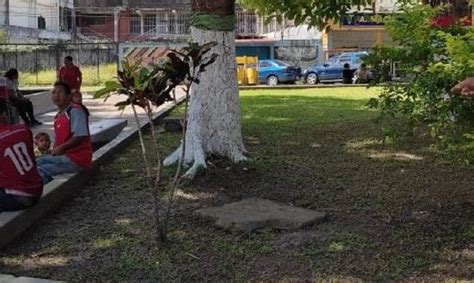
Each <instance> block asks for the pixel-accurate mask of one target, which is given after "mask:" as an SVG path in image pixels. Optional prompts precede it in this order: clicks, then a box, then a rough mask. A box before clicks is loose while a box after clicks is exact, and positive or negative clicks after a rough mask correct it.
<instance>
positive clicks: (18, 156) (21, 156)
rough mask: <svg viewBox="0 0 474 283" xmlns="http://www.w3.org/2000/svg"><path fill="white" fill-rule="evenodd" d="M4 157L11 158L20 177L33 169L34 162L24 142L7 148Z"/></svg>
mask: <svg viewBox="0 0 474 283" xmlns="http://www.w3.org/2000/svg"><path fill="white" fill-rule="evenodd" d="M12 148H13V150H12ZM4 156H5V157H10V159H11V160H12V162H13V164H14V165H15V167H16V170H17V171H18V173H20V175H25V173H26V172H28V171H30V170H31V168H33V161H31V158H30V155H29V154H28V149H27V148H26V144H25V143H24V142H20V143H17V144H15V145H14V146H12V147H9V148H7V149H6V150H5V155H4Z"/></svg>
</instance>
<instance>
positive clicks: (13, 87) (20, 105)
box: [5, 69, 43, 127]
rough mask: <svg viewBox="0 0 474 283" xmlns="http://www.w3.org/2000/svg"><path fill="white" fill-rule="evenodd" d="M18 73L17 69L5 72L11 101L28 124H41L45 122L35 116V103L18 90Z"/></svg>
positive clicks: (31, 125)
mask: <svg viewBox="0 0 474 283" xmlns="http://www.w3.org/2000/svg"><path fill="white" fill-rule="evenodd" d="M18 75H19V74H18V70H17V69H10V70H8V71H7V72H6V73H5V78H6V79H7V89H8V92H9V95H8V97H9V100H10V103H11V104H12V105H13V106H14V107H15V108H16V109H17V110H18V113H19V114H20V116H21V118H22V119H23V121H24V122H25V124H26V125H28V126H29V127H33V126H38V125H41V124H43V123H41V122H40V121H38V120H36V118H35V115H34V110H33V103H32V102H31V100H29V99H28V98H26V97H24V96H23V95H22V94H21V92H20V91H19V90H18Z"/></svg>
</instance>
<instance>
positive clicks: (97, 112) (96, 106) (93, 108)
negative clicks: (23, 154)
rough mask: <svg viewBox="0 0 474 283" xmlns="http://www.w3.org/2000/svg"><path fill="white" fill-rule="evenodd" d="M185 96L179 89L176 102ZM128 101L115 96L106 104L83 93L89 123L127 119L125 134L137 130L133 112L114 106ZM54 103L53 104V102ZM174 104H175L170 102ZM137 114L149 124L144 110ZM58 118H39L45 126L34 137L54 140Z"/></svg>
mask: <svg viewBox="0 0 474 283" xmlns="http://www.w3.org/2000/svg"><path fill="white" fill-rule="evenodd" d="M184 96H185V93H184V91H183V90H182V89H178V90H177V91H176V100H177V101H180V100H181V99H182V98H183V97H184ZM125 99H126V96H124V95H120V96H118V95H113V96H111V97H110V98H109V99H107V101H105V102H104V99H103V98H100V99H93V98H92V94H91V93H83V103H84V105H85V106H86V107H87V108H88V109H89V111H90V113H91V116H90V117H89V122H90V123H93V122H96V121H100V120H102V119H110V118H123V119H126V120H127V122H128V125H127V127H125V129H124V130H123V131H124V132H128V131H129V130H132V128H133V130H134V129H135V118H134V117H133V111H132V108H131V107H127V108H125V110H124V111H123V112H122V111H119V110H118V109H117V107H115V106H114V105H115V104H116V103H117V102H120V101H123V100H125ZM51 103H53V102H51ZM168 103H174V102H168ZM137 112H138V114H139V118H140V124H141V125H143V124H146V123H147V122H148V118H147V117H146V115H145V112H144V111H143V109H142V108H140V107H137ZM55 116H56V111H53V112H49V113H46V114H43V115H40V116H38V117H37V119H38V120H39V121H41V122H43V125H41V126H36V127H32V128H31V130H32V131H33V136H34V135H35V134H37V133H38V132H46V133H48V134H49V135H50V137H51V139H52V140H53V139H54V129H53V123H54V117H55Z"/></svg>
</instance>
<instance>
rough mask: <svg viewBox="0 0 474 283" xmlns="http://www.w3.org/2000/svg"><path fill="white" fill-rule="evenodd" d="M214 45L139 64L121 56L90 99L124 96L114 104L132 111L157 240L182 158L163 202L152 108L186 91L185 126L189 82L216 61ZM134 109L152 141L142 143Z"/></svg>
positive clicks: (194, 45) (189, 48) (162, 233)
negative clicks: (110, 76) (145, 123)
mask: <svg viewBox="0 0 474 283" xmlns="http://www.w3.org/2000/svg"><path fill="white" fill-rule="evenodd" d="M214 46H215V43H214V42H209V43H205V44H203V45H199V44H197V43H190V44H189V46H187V47H185V48H183V49H182V50H179V51H178V50H173V49H171V50H169V52H168V54H167V55H166V58H164V59H163V60H160V61H159V62H156V63H154V64H152V65H149V66H143V65H142V62H141V61H140V60H136V61H133V59H124V60H123V61H122V68H123V70H122V71H119V72H118V75H117V79H116V80H112V81H108V82H106V83H105V86H104V88H102V89H100V90H98V91H97V92H96V93H95V94H94V98H104V99H105V100H106V99H107V98H109V97H110V96H111V95H121V96H124V100H123V101H121V102H118V103H117V104H116V105H115V106H116V107H117V108H118V110H123V109H125V108H126V107H128V106H130V107H131V108H132V110H133V114H134V118H135V126H136V128H137V132H138V137H139V140H140V146H141V153H142V158H143V165H142V164H137V166H140V167H142V166H143V167H144V168H143V169H144V170H145V177H144V179H145V181H146V184H147V186H148V187H149V188H150V189H151V191H152V194H153V201H154V217H155V227H156V230H157V234H156V235H157V241H158V242H159V241H165V240H166V236H167V230H168V220H169V217H170V211H171V207H172V203H173V197H174V192H175V190H176V187H177V186H178V185H179V182H180V180H181V174H180V170H181V168H182V165H183V162H182V160H183V159H184V158H183V157H181V158H180V162H179V163H178V168H177V169H176V173H175V175H174V177H173V180H172V181H171V182H170V183H169V184H170V185H169V190H168V191H169V198H168V203H167V204H164V203H162V202H161V199H160V186H159V185H160V180H161V173H162V165H163V161H162V158H161V155H160V151H159V148H158V144H157V141H158V137H157V132H156V129H155V126H154V123H153V120H154V109H156V107H158V106H160V105H163V104H164V103H165V102H167V101H173V100H174V97H173V95H172V94H174V93H175V91H176V90H177V89H178V88H179V89H180V91H184V92H185V94H186V99H185V113H186V114H185V123H184V124H185V125H186V120H187V112H188V111H187V109H188V100H189V94H190V89H191V88H192V86H193V85H196V84H199V82H200V81H199V77H200V75H201V74H202V73H204V72H205V71H206V68H207V67H208V66H209V65H211V64H212V63H213V62H214V61H215V60H216V58H217V54H214V53H210V51H211V49H212V47H214ZM137 106H138V108H137ZM138 109H143V111H144V112H145V113H146V115H147V118H148V125H149V128H150V132H151V136H152V139H153V143H152V144H146V143H145V141H144V138H143V132H142V128H141V125H140V118H139V115H138ZM185 139H186V126H184V129H183V141H185ZM183 153H184V150H183ZM150 154H152V155H154V156H155V158H156V160H158V164H157V166H153V165H152V164H150V159H151V156H150ZM163 208H165V209H164V214H163V215H161V213H160V212H161V210H163Z"/></svg>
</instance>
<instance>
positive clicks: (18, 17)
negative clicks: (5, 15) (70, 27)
mask: <svg viewBox="0 0 474 283" xmlns="http://www.w3.org/2000/svg"><path fill="white" fill-rule="evenodd" d="M40 16H42V17H43V18H44V19H45V21H46V30H49V31H56V32H58V31H59V6H58V1H57V0H35V1H31V0H15V1H10V18H9V20H10V25H11V26H18V27H26V28H38V17H40Z"/></svg>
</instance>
